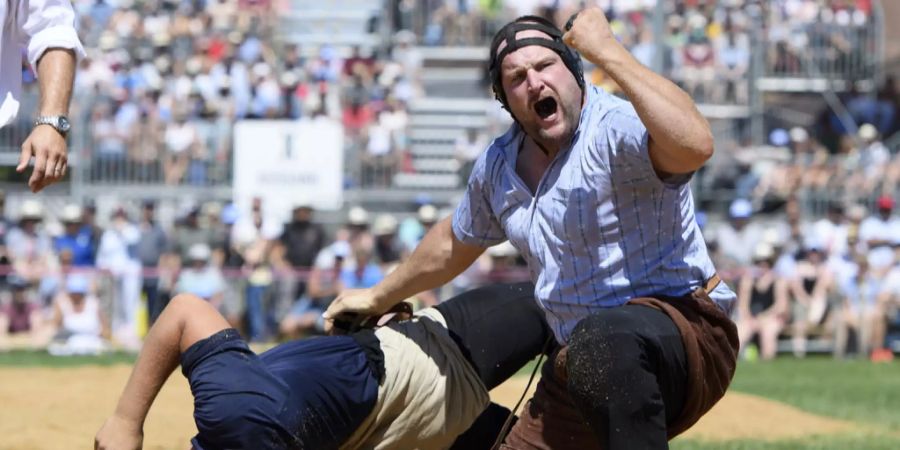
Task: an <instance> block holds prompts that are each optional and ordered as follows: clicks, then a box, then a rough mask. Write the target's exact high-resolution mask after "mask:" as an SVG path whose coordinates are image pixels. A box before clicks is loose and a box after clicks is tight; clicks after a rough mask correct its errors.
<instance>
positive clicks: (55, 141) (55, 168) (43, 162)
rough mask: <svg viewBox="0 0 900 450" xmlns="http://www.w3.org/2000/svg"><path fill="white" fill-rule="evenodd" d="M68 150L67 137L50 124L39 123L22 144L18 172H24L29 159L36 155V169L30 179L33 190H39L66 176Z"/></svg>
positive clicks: (29, 183)
mask: <svg viewBox="0 0 900 450" xmlns="http://www.w3.org/2000/svg"><path fill="white" fill-rule="evenodd" d="M66 150H67V148H66V138H65V137H63V135H61V134H59V132H58V131H56V130H55V129H54V128H53V127H51V126H50V125H38V126H36V127H34V129H33V130H31V134H30V135H29V136H28V138H27V139H25V142H24V143H23V144H22V154H21V155H20V156H19V165H18V166H16V172H19V173H22V172H24V171H25V168H27V167H28V161H30V160H31V157H32V156H34V170H33V171H32V172H31V177H30V178H29V179H28V187H29V188H30V189H31V192H38V191H40V190H41V189H43V188H45V187H47V186H49V185H51V184H53V183H55V182H57V181H59V180H61V179H62V177H63V176H65V174H66V169H67V168H68V156H67V154H66Z"/></svg>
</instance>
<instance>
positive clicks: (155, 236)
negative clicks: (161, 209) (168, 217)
mask: <svg viewBox="0 0 900 450" xmlns="http://www.w3.org/2000/svg"><path fill="white" fill-rule="evenodd" d="M155 216H156V202H154V201H153V200H145V201H144V202H143V204H142V207H141V218H140V220H139V221H138V224H137V227H138V232H139V233H140V237H139V239H138V241H137V248H136V252H137V258H138V260H140V262H141V270H142V272H143V274H142V275H143V276H142V280H143V281H142V283H141V293H142V294H143V295H144V298H145V299H146V300H147V321H148V328H149V326H150V325H153V322H155V321H156V318H157V317H159V314H160V313H161V312H162V310H163V309H164V308H165V307H166V302H167V301H168V299H167V298H162V297H160V295H159V274H158V272H159V269H160V267H159V263H160V259H161V258H162V256H163V253H164V252H165V251H166V249H168V248H169V242H168V238H167V237H166V232H165V231H164V230H163V228H162V226H160V225H159V223H157V222H156V217H155Z"/></svg>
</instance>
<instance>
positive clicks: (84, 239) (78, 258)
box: [53, 205, 95, 267]
mask: <svg viewBox="0 0 900 450" xmlns="http://www.w3.org/2000/svg"><path fill="white" fill-rule="evenodd" d="M82 216H83V213H82V211H81V207H80V206H78V205H66V206H65V207H64V208H63V210H62V213H61V214H60V220H61V221H62V223H63V227H64V229H63V234H62V235H61V236H58V237H57V238H56V239H55V240H54V243H53V249H54V250H55V251H56V253H57V254H61V253H62V252H64V251H69V252H71V257H72V265H73V266H76V267H93V266H94V256H95V255H94V248H93V246H92V245H91V235H90V234H89V232H88V230H86V229H85V228H83V227H82V223H81V218H82Z"/></svg>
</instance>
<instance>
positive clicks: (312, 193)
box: [234, 117, 344, 220]
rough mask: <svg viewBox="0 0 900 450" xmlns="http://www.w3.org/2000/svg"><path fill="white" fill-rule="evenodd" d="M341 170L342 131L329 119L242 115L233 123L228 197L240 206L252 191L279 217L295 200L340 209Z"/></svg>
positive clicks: (270, 214)
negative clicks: (246, 117) (231, 187)
mask: <svg viewBox="0 0 900 450" xmlns="http://www.w3.org/2000/svg"><path fill="white" fill-rule="evenodd" d="M343 174H344V133H343V127H341V124H340V123H339V122H337V121H335V120H332V119H328V118H324V117H319V118H316V119H302V120H292V121H286V120H246V121H241V122H238V123H237V124H236V125H235V127H234V201H235V203H236V204H237V205H238V207H239V208H241V210H243V211H248V210H249V207H250V202H251V200H252V199H253V198H254V197H260V198H262V199H263V202H264V208H265V210H264V213H265V214H266V216H267V217H271V218H277V219H279V220H286V219H288V217H289V216H290V211H291V209H293V208H294V207H295V206H296V205H300V204H307V205H311V206H312V207H313V208H315V209H319V210H337V209H340V208H341V206H342V204H343V186H342V179H343Z"/></svg>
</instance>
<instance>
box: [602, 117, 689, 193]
mask: <svg viewBox="0 0 900 450" xmlns="http://www.w3.org/2000/svg"><path fill="white" fill-rule="evenodd" d="M603 120H604V121H605V126H604V127H603V130H602V131H601V132H600V133H599V136H598V138H599V140H600V141H599V142H598V143H597V144H598V148H601V149H602V148H604V147H605V148H606V149H608V152H609V157H608V160H609V164H610V166H611V171H612V175H613V177H614V178H615V179H616V181H617V182H626V183H633V182H635V181H648V182H652V183H661V184H663V185H665V186H668V187H677V186H681V185H683V184H685V183H687V182H688V181H690V179H691V177H692V176H693V172H692V173H687V174H678V175H672V176H668V177H666V178H664V179H661V178H660V177H659V176H658V175H657V172H656V169H654V168H653V162H652V161H651V160H650V133H648V132H647V128H646V127H645V126H644V123H643V122H641V119H640V117H638V115H637V112H636V111H635V110H634V107H633V106H631V104H625V105H623V106H620V107H617V108H615V109H613V110H612V111H610V112H609V113H607V114H606V116H605V117H604V119H603Z"/></svg>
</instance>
